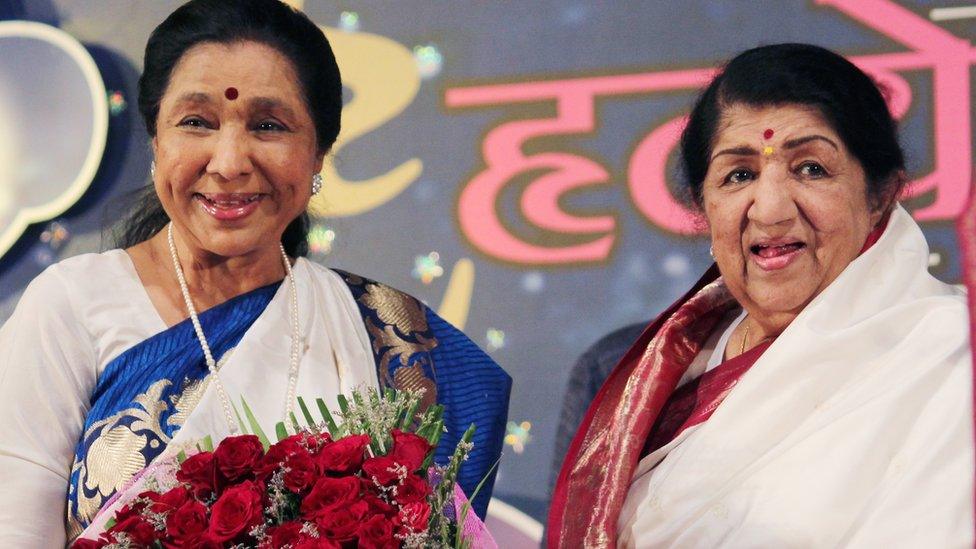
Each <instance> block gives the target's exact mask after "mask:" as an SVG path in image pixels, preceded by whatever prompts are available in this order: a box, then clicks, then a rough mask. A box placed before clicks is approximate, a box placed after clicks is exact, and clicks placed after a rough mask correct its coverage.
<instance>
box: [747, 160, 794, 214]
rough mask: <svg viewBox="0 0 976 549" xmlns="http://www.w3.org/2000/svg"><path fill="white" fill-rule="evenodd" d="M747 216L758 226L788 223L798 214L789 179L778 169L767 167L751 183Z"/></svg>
mask: <svg viewBox="0 0 976 549" xmlns="http://www.w3.org/2000/svg"><path fill="white" fill-rule="evenodd" d="M751 187H752V204H751V205H750V206H749V210H748V212H747V216H748V218H749V220H750V221H753V222H754V223H757V224H759V225H766V226H773V225H780V224H783V223H788V222H790V221H792V220H793V219H795V218H796V216H797V215H798V213H799V209H798V208H797V205H796V201H795V199H794V196H793V192H792V188H791V185H790V181H789V178H788V177H787V174H786V173H784V170H782V169H779V167H774V166H767V167H766V169H764V170H763V171H762V172H760V173H759V175H758V176H757V177H756V180H755V181H753V184H752V185H751Z"/></svg>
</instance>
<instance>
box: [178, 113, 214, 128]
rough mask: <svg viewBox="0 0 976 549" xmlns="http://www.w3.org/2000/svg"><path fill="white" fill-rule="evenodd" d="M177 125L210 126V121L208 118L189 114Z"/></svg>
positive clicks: (191, 126)
mask: <svg viewBox="0 0 976 549" xmlns="http://www.w3.org/2000/svg"><path fill="white" fill-rule="evenodd" d="M176 125H177V126H186V127H190V128H209V127H210V123H209V122H207V121H206V120H204V119H202V118H200V117H199V116H187V117H186V118H184V119H183V120H180V121H179V123H177V124H176Z"/></svg>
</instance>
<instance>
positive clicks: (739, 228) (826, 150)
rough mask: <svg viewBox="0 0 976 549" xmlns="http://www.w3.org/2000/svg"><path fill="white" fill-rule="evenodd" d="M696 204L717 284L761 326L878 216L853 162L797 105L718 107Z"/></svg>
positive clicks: (837, 262)
mask: <svg viewBox="0 0 976 549" xmlns="http://www.w3.org/2000/svg"><path fill="white" fill-rule="evenodd" d="M702 199H703V200H702V202H703V206H704V210H705V216H706V217H707V219H708V223H709V226H710V231H711V235H712V249H713V253H714V254H715V261H716V263H718V267H719V270H720V271H721V273H722V277H723V278H724V280H725V282H726V284H727V286H728V288H729V290H730V291H731V292H732V294H733V296H734V297H735V298H736V299H737V300H738V301H739V303H740V304H742V306H743V307H745V308H746V310H747V311H749V313H750V314H752V315H755V316H758V317H760V319H761V318H762V317H769V318H774V317H776V316H777V315H779V316H782V315H786V316H791V315H796V314H798V313H799V312H800V311H801V310H802V309H803V307H805V306H806V305H807V303H809V302H810V300H812V299H813V298H814V297H815V296H816V295H817V294H819V293H820V292H821V291H823V289H824V288H826V287H827V286H828V285H829V284H830V283H831V282H833V280H834V279H835V278H837V276H838V275H840V273H841V271H843V270H844V268H845V267H847V265H848V264H849V263H850V262H851V261H852V260H853V259H854V258H855V257H857V255H858V254H859V253H860V250H861V248H862V247H863V246H864V242H865V240H866V239H867V236H868V234H869V233H870V232H871V230H872V228H873V227H874V226H875V224H877V223H878V221H879V220H880V218H881V209H878V210H877V211H872V209H871V208H870V207H869V205H868V200H867V190H866V182H865V178H864V171H863V169H862V168H861V165H860V163H859V162H858V161H857V159H856V158H855V157H854V156H852V155H851V153H850V152H848V150H847V148H846V147H845V146H844V142H843V141H842V140H841V139H840V137H839V136H838V135H837V133H836V132H835V131H834V130H833V128H832V127H831V126H830V124H828V123H827V121H826V120H825V119H824V118H823V116H822V115H821V114H820V112H819V111H818V110H817V109H815V108H812V107H806V106H803V105H780V106H770V107H761V108H755V107H750V106H746V105H739V104H735V105H732V106H730V107H728V108H726V109H725V112H724V113H723V116H722V118H721V120H720V122H719V127H718V133H717V136H716V141H715V146H714V147H713V149H712V154H711V159H710V163H709V167H708V173H707V174H706V176H705V181H704V185H703V188H702ZM773 322H775V321H773Z"/></svg>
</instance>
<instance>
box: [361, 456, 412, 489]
mask: <svg viewBox="0 0 976 549" xmlns="http://www.w3.org/2000/svg"><path fill="white" fill-rule="evenodd" d="M363 472H364V473H366V478H368V479H370V480H374V481H375V482H378V483H379V485H380V486H392V485H394V484H397V483H398V482H400V477H401V474H402V475H403V476H406V474H407V470H406V469H405V468H404V467H403V466H402V465H400V464H398V463H397V462H396V461H393V458H391V457H389V456H380V457H374V458H369V459H367V460H366V461H365V462H364V463H363Z"/></svg>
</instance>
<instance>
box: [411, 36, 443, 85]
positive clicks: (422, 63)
mask: <svg viewBox="0 0 976 549" xmlns="http://www.w3.org/2000/svg"><path fill="white" fill-rule="evenodd" d="M413 58H414V61H416V62H417V71H419V72H420V77H421V78H423V79H425V80H426V79H428V78H433V77H435V76H437V75H438V74H440V73H441V68H442V67H443V66H444V56H443V55H441V51H440V49H438V48H437V46H436V45H434V44H427V45H424V46H415V47H414V48H413Z"/></svg>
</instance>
